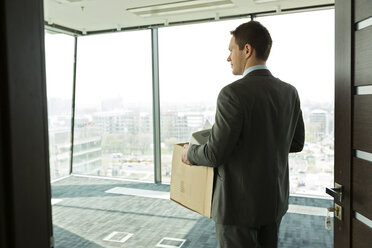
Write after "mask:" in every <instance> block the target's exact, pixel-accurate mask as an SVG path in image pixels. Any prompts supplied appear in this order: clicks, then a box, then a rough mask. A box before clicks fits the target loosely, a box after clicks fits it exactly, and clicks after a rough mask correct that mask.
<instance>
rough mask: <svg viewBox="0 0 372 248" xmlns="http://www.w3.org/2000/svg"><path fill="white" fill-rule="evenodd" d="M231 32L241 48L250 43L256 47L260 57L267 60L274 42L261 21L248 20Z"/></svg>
mask: <svg viewBox="0 0 372 248" xmlns="http://www.w3.org/2000/svg"><path fill="white" fill-rule="evenodd" d="M230 33H231V34H232V35H233V36H234V37H235V42H236V44H237V45H238V46H239V49H240V50H242V49H243V48H244V46H245V45H246V44H250V45H251V46H252V47H253V48H254V49H255V51H256V57H257V58H258V59H262V60H264V61H266V60H267V58H268V57H269V54H270V50H271V45H272V43H273V42H272V40H271V36H270V33H269V31H268V30H267V29H266V28H265V27H264V26H263V25H262V24H261V23H259V22H257V21H250V22H246V23H243V24H241V25H239V27H237V28H236V29H235V30H234V31H231V32H230Z"/></svg>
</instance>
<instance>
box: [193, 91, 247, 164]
mask: <svg viewBox="0 0 372 248" xmlns="http://www.w3.org/2000/svg"><path fill="white" fill-rule="evenodd" d="M238 101H239V99H238V97H237V96H236V95H235V94H234V93H233V91H232V90H231V89H230V88H229V87H225V88H223V89H222V90H221V92H220V94H219V95H218V99H217V110H216V116H215V123H214V125H213V127H212V131H211V135H210V136H209V139H208V142H207V143H206V144H204V145H191V146H190V147H189V151H188V153H187V158H188V160H189V161H190V162H191V163H192V164H194V165H205V166H210V167H218V166H219V165H221V164H223V163H224V162H225V161H226V160H227V159H228V158H229V157H230V156H231V154H232V152H233V149H234V147H235V146H236V144H237V142H238V138H239V136H240V133H241V128H242V125H243V114H242V113H241V111H242V110H241V108H240V105H239V102H238Z"/></svg>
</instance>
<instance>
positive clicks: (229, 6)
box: [44, 0, 334, 35]
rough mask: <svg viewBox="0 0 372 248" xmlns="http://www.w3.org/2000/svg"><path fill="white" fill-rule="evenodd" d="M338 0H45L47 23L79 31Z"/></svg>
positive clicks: (287, 8)
mask: <svg viewBox="0 0 372 248" xmlns="http://www.w3.org/2000/svg"><path fill="white" fill-rule="evenodd" d="M333 3H334V0H44V18H45V22H46V26H47V27H49V28H51V29H53V27H54V29H55V28H58V29H61V30H69V31H70V32H72V33H75V34H78V35H84V34H89V33H97V32H109V31H115V30H126V29H133V28H146V27H149V26H167V25H173V24H179V23H183V22H190V21H198V20H201V21H202V20H213V19H215V20H222V19H227V18H232V17H239V16H248V15H249V14H252V13H271V14H275V13H285V12H287V11H299V10H301V9H303V8H305V9H307V8H310V7H313V6H325V7H327V6H328V7H329V6H330V5H332V4H333Z"/></svg>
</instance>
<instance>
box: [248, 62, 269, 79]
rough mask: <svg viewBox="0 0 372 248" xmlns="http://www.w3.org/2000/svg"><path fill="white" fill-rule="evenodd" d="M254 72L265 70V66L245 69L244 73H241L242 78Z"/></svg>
mask: <svg viewBox="0 0 372 248" xmlns="http://www.w3.org/2000/svg"><path fill="white" fill-rule="evenodd" d="M255 70H267V66H266V65H254V66H251V67H249V68H247V69H245V71H244V73H243V77H245V76H246V75H247V74H248V73H250V72H252V71H255Z"/></svg>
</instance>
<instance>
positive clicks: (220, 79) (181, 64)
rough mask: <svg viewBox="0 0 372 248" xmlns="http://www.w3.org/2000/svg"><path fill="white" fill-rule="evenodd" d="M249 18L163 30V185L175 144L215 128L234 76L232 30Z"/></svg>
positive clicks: (161, 44) (161, 107)
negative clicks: (225, 89)
mask: <svg viewBox="0 0 372 248" xmlns="http://www.w3.org/2000/svg"><path fill="white" fill-rule="evenodd" d="M246 21H248V19H240V20H233V21H219V22H212V23H204V24H193V25H186V26H176V27H166V28H161V29H159V70H160V72H159V74H160V79H159V80H160V112H161V116H160V121H161V161H162V181H163V182H169V181H170V173H171V160H172V151H173V145H174V144H175V143H180V142H188V141H190V137H191V134H192V133H193V132H195V131H198V130H201V129H203V127H204V125H205V123H206V122H207V121H208V122H209V123H210V124H213V123H214V115H215V111H216V100H217V96H218V93H219V91H220V90H221V89H222V87H224V86H225V85H227V84H229V83H231V82H233V81H235V80H237V79H238V78H239V77H236V76H233V75H232V73H231V67H230V63H228V62H227V57H228V56H229V50H228V47H229V42H230V38H231V36H230V31H231V30H234V29H235V28H236V26H238V25H239V24H240V23H243V22H246Z"/></svg>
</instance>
